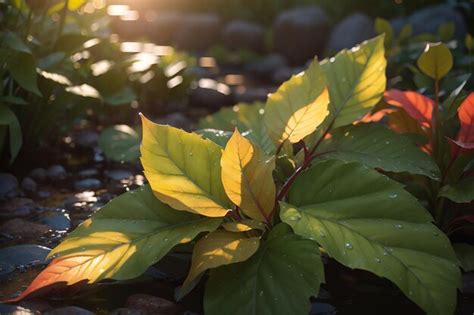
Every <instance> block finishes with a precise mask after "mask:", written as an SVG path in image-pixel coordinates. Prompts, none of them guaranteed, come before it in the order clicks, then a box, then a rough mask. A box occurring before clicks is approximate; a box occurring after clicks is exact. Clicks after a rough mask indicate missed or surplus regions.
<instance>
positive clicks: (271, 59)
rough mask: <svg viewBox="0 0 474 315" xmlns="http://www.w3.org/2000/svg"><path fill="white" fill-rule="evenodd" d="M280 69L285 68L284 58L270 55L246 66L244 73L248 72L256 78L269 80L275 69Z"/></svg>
mask: <svg viewBox="0 0 474 315" xmlns="http://www.w3.org/2000/svg"><path fill="white" fill-rule="evenodd" d="M282 67H286V61H285V58H283V57H282V56H281V55H279V54H270V55H268V56H265V57H263V58H261V59H260V60H258V61H256V62H254V63H251V64H249V65H246V66H245V71H248V72H250V73H253V74H255V75H258V76H262V77H267V78H270V77H271V76H272V74H273V72H274V71H275V69H279V68H282Z"/></svg>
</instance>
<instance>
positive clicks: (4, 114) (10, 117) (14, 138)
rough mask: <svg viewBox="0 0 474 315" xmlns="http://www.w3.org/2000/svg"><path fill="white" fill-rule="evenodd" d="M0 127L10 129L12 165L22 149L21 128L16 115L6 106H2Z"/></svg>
mask: <svg viewBox="0 0 474 315" xmlns="http://www.w3.org/2000/svg"><path fill="white" fill-rule="evenodd" d="M0 126H7V127H8V134H9V139H10V163H12V162H13V161H14V160H15V158H16V156H17V155H18V152H20V149H21V144H22V136H21V127H20V122H19V121H18V118H17V117H16V115H15V113H14V112H12V111H11V110H10V109H9V108H8V107H7V106H5V105H0ZM0 149H1V148H0Z"/></svg>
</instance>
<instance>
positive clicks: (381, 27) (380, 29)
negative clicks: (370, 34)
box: [375, 17, 393, 49]
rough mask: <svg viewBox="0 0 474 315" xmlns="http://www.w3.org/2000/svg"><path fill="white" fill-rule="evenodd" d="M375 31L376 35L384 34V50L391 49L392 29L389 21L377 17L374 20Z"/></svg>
mask: <svg viewBox="0 0 474 315" xmlns="http://www.w3.org/2000/svg"><path fill="white" fill-rule="evenodd" d="M375 31H376V32H377V34H385V48H386V49H387V48H390V47H392V41H393V28H392V25H391V24H390V22H389V21H387V20H385V19H382V18H379V17H378V18H376V19H375Z"/></svg>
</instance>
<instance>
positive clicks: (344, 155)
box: [316, 124, 440, 179]
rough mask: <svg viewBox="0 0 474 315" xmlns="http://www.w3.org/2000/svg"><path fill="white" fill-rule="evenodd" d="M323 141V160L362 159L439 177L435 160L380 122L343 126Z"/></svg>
mask: <svg viewBox="0 0 474 315" xmlns="http://www.w3.org/2000/svg"><path fill="white" fill-rule="evenodd" d="M331 135H332V137H331V138H330V139H328V140H325V141H323V142H322V143H321V145H320V146H319V148H318V150H317V151H316V154H317V155H318V157H319V158H322V159H338V160H342V161H346V162H360V163H362V164H365V165H367V166H369V167H371V168H380V169H383V170H384V171H389V172H408V173H412V174H420V175H425V176H428V177H431V178H433V179H439V176H440V174H439V169H438V166H437V165H436V163H435V162H434V161H433V159H432V158H431V157H430V156H429V155H427V154H426V153H424V152H422V151H421V150H420V149H419V148H418V147H416V146H415V144H413V143H412V142H411V141H410V140H408V139H407V138H406V137H404V136H402V135H398V134H396V133H394V132H393V131H391V130H389V129H387V128H385V127H384V126H382V125H378V124H359V125H356V126H348V127H341V128H338V129H336V130H334V132H333V133H332V134H331Z"/></svg>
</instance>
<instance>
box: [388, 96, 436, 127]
mask: <svg viewBox="0 0 474 315" xmlns="http://www.w3.org/2000/svg"><path fill="white" fill-rule="evenodd" d="M384 97H385V101H386V102H387V103H388V104H390V105H392V106H396V107H401V108H403V109H404V110H405V111H406V112H407V113H408V115H410V116H411V117H412V118H414V119H416V121H418V122H419V123H420V124H421V125H422V126H423V127H430V126H431V120H432V117H433V107H434V102H433V101H432V100H431V99H429V98H428V97H426V96H423V95H421V94H420V93H417V92H413V91H400V90H395V89H393V90H388V91H386V92H385V94H384Z"/></svg>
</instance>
